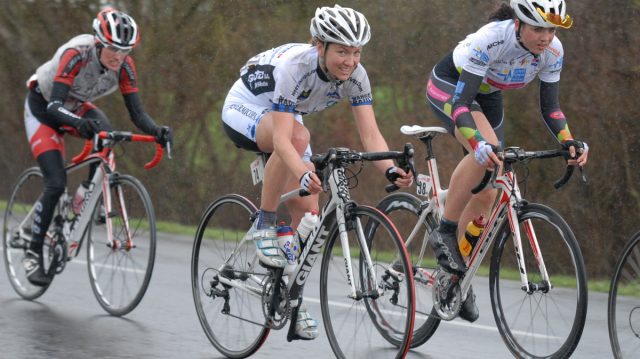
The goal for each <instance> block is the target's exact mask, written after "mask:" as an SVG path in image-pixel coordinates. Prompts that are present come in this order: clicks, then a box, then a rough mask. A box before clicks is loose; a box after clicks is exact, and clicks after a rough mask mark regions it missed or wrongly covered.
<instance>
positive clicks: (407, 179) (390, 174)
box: [384, 166, 413, 187]
mask: <svg viewBox="0 0 640 359" xmlns="http://www.w3.org/2000/svg"><path fill="white" fill-rule="evenodd" d="M384 175H385V177H387V180H388V181H389V182H391V184H394V185H396V186H398V187H409V186H411V184H412V183H413V174H412V173H411V172H409V173H406V172H405V171H404V170H402V168H400V167H393V166H392V167H389V168H387V170H386V171H385V172H384Z"/></svg>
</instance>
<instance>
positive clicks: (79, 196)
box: [71, 182, 89, 215]
mask: <svg viewBox="0 0 640 359" xmlns="http://www.w3.org/2000/svg"><path fill="white" fill-rule="evenodd" d="M87 189H89V186H87V185H85V184H84V182H82V183H80V185H79V186H78V189H77V190H76V194H75V195H74V196H73V202H71V209H72V210H73V213H75V214H76V215H79V214H80V212H81V211H82V205H83V204H84V196H85V194H86V193H87Z"/></svg>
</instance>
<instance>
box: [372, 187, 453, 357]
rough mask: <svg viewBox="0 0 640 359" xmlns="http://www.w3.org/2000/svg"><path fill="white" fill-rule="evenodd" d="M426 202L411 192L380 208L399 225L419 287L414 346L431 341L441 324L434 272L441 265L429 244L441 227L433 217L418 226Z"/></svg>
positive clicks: (389, 199) (387, 200) (382, 203)
mask: <svg viewBox="0 0 640 359" xmlns="http://www.w3.org/2000/svg"><path fill="white" fill-rule="evenodd" d="M421 205H422V201H421V200H420V199H418V198H417V197H416V196H414V195H411V194H409V193H403V192H397V193H393V194H390V195H388V196H387V197H385V198H383V199H382V201H380V203H379V204H378V206H377V208H378V209H379V210H380V211H382V212H383V213H384V214H386V215H387V216H388V217H389V219H391V221H392V222H393V224H394V225H395V226H396V228H397V229H398V231H399V232H400V234H401V235H402V238H403V239H404V240H405V245H406V247H407V251H408V253H409V257H410V259H411V267H412V269H413V276H414V281H415V287H416V320H415V325H414V329H413V338H412V339H411V347H412V348H415V347H418V346H420V345H422V344H424V343H426V342H427V340H429V338H431V336H432V335H433V333H435V331H436V329H438V326H439V325H440V318H439V317H438V315H437V313H436V312H435V309H433V296H432V293H431V291H432V289H433V281H434V277H433V273H434V272H435V270H436V266H437V262H436V259H435V258H436V257H435V254H434V253H433V250H432V249H431V246H430V245H429V244H428V241H429V234H430V233H431V232H433V231H434V230H435V229H436V228H437V226H438V224H437V223H436V220H435V219H434V217H433V216H432V215H427V217H426V219H425V221H424V222H423V223H421V224H419V225H418V224H417V221H418V219H419V217H420V207H421ZM414 230H415V231H416V233H415V234H414V237H413V239H412V240H411V243H408V244H407V241H408V240H409V236H410V235H411V232H412V231H414Z"/></svg>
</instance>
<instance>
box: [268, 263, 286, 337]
mask: <svg viewBox="0 0 640 359" xmlns="http://www.w3.org/2000/svg"><path fill="white" fill-rule="evenodd" d="M279 272H280V273H282V270H279ZM274 274H275V273H274V272H273V271H271V273H270V274H269V276H268V277H266V278H265V279H266V280H265V284H264V286H263V287H262V313H263V314H264V318H265V320H266V323H267V326H269V327H270V328H271V329H276V330H277V329H282V328H283V327H284V326H285V325H286V324H287V321H288V320H289V317H290V316H291V301H290V300H289V290H288V289H287V284H286V283H285V282H284V280H283V279H282V275H281V274H280V275H274ZM276 281H277V282H278V286H279V293H278V300H277V302H278V303H279V305H278V308H275V310H273V309H272V301H273V298H272V297H273V289H274V288H275V287H276V286H275V285H274V284H275V283H276ZM272 313H273V314H272Z"/></svg>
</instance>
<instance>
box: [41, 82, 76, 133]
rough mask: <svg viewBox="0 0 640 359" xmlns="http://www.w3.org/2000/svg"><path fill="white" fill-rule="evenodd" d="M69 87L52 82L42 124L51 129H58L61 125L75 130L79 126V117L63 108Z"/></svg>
mask: <svg viewBox="0 0 640 359" xmlns="http://www.w3.org/2000/svg"><path fill="white" fill-rule="evenodd" d="M69 89H70V86H69V85H66V84H63V83H61V82H54V83H53V88H52V90H51V99H50V100H49V103H48V104H47V116H46V117H45V118H44V119H41V120H43V123H44V124H45V125H47V126H49V127H51V128H59V127H60V126H62V125H67V126H72V127H74V128H77V127H78V126H79V124H80V120H81V118H80V116H78V115H76V114H74V113H72V112H71V111H69V110H67V109H66V108H64V102H65V100H66V99H67V96H68V94H69Z"/></svg>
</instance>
